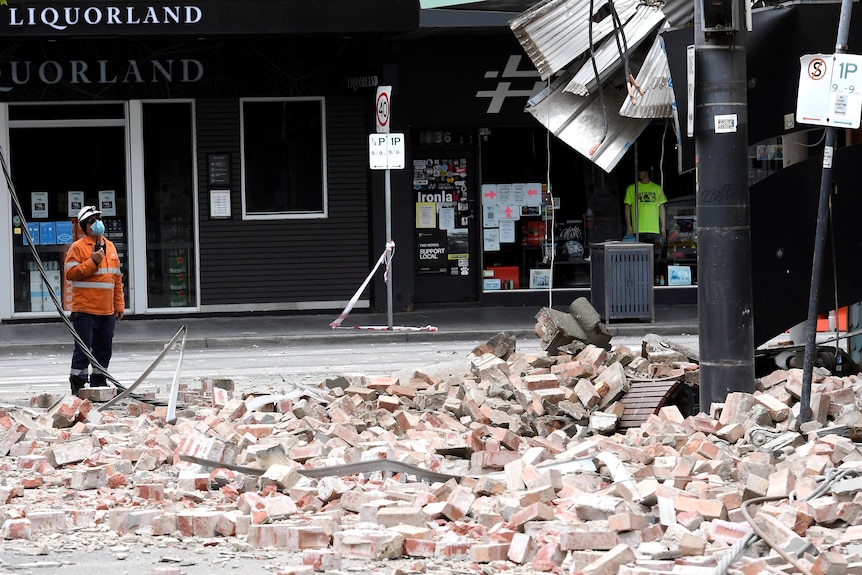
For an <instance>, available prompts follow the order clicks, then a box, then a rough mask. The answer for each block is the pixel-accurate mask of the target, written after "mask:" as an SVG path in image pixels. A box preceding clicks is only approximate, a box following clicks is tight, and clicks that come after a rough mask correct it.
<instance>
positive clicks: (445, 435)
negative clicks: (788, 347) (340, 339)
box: [0, 310, 862, 575]
mask: <svg viewBox="0 0 862 575" xmlns="http://www.w3.org/2000/svg"><path fill="white" fill-rule="evenodd" d="M537 320H538V323H537V335H538V336H539V337H541V338H542V341H543V346H544V347H545V349H546V350H547V351H548V355H547V356H544V357H530V356H525V355H522V354H519V353H517V351H516V350H515V342H514V338H511V336H508V335H507V334H500V335H498V336H497V337H495V338H493V339H492V340H490V341H489V342H488V343H487V344H485V345H482V346H480V347H478V348H477V349H476V350H474V352H473V354H471V355H470V356H469V357H468V358H466V359H465V360H464V361H463V362H462V363H461V364H460V365H461V366H463V370H462V371H460V372H458V371H457V370H453V371H452V372H451V373H448V374H446V375H439V374H438V375H432V374H431V373H430V370H426V371H428V372H429V373H423V372H420V371H416V372H414V373H413V374H412V376H411V377H409V378H400V379H396V378H393V377H362V376H356V377H351V378H346V377H336V378H333V379H331V380H327V381H326V382H322V383H321V384H320V386H319V388H318V389H316V390H315V392H314V393H312V392H306V391H304V390H302V389H299V388H298V389H296V390H292V391H289V392H287V393H286V394H285V395H281V396H266V397H261V396H259V395H254V394H249V395H248V396H246V397H234V393H233V389H232V385H231V382H230V381H229V380H203V381H201V385H200V389H197V390H185V391H183V392H182V397H181V398H180V402H181V403H184V404H186V405H188V406H192V407H190V408H189V409H187V410H185V411H184V412H182V413H181V414H180V417H179V418H178V421H177V422H176V423H175V424H173V425H169V424H166V422H165V408H163V407H153V406H150V405H148V404H146V403H140V402H137V401H133V402H131V403H128V404H126V405H125V406H117V408H116V409H114V410H112V411H106V412H103V413H100V414H98V415H99V416H96V412H95V410H92V404H91V402H90V400H89V399H83V400H82V399H79V398H76V397H73V396H65V397H62V398H59V399H57V400H55V398H45V397H36V398H34V399H33V401H32V404H31V406H30V407H28V408H18V407H13V406H7V407H6V408H3V409H0V473H2V476H3V477H4V478H5V480H4V482H3V483H2V485H0V503H2V506H0V533H2V537H3V538H4V539H7V540H11V539H33V540H38V538H40V537H43V536H47V535H50V534H55V533H64V532H65V531H68V530H72V529H75V528H79V527H84V526H89V527H93V526H96V527H100V528H102V529H104V530H106V531H107V530H110V531H113V532H116V533H120V534H128V533H137V534H147V535H152V536H155V537H160V536H172V535H174V536H182V537H201V538H236V539H241V540H243V541H245V542H247V543H248V544H249V545H250V546H252V547H256V548H261V549H262V548H278V549H281V550H287V551H297V552H301V555H302V563H303V565H304V566H305V569H306V571H302V570H301V569H300V570H296V572H310V571H315V570H316V571H326V572H333V571H338V570H339V569H341V561H342V559H343V558H344V559H347V558H359V559H373V560H385V559H394V558H401V557H409V558H417V559H421V558H448V559H452V560H456V559H457V560H463V561H466V562H469V563H470V564H482V565H484V566H485V572H486V573H487V572H489V571H488V570H489V569H490V570H491V571H492V572H493V571H501V572H502V571H505V570H508V569H510V568H512V567H514V566H524V567H529V568H530V569H532V570H534V571H543V572H564V573H586V574H591V575H612V574H615V573H620V574H622V575H633V574H648V573H650V574H652V573H681V574H692V575H694V574H697V575H700V574H706V573H713V572H715V570H716V566H717V565H719V564H720V563H721V562H722V561H727V560H728V559H727V558H728V557H730V555H732V561H730V567H729V569H730V571H728V572H733V573H745V574H755V573H789V572H799V571H798V570H797V568H796V567H795V566H793V565H791V564H790V563H788V561H787V559H786V558H785V557H784V556H782V555H779V554H778V553H777V552H776V551H774V550H772V549H771V548H770V547H769V546H767V545H753V544H751V543H752V542H753V541H754V539H755V537H754V536H753V535H752V532H753V527H752V525H751V524H750V523H749V522H748V521H747V520H746V518H745V516H744V514H745V513H744V509H743V507H745V505H744V502H746V501H749V500H753V499H756V498H769V499H768V500H764V501H761V502H759V503H757V504H754V505H748V507H747V509H746V510H747V511H748V512H749V513H750V514H751V515H752V516H753V517H754V522H755V524H756V526H757V527H758V530H759V531H760V532H761V533H763V534H765V535H766V537H767V538H768V540H769V541H770V542H771V543H772V544H773V545H775V546H777V547H779V548H780V550H781V551H782V552H783V553H784V554H785V555H787V556H790V558H791V559H793V561H795V562H796V563H798V564H799V565H801V566H802V567H803V568H804V569H806V570H807V572H808V573H812V574H817V575H824V574H828V575H843V574H855V573H860V574H862V558H860V554H862V496H860V495H858V492H859V488H860V486H862V477H859V476H858V473H859V470H860V469H862V450H860V445H859V444H857V443H855V442H854V441H853V439H851V438H855V435H856V433H858V432H857V431H855V430H857V426H858V425H860V412H859V408H858V407H857V401H858V400H857V397H858V396H857V394H858V392H859V390H860V387H862V382H860V379H859V378H858V377H857V376H856V375H850V376H847V377H834V376H831V375H828V374H822V373H821V374H815V383H814V386H813V390H812V409H813V413H814V421H812V422H809V423H806V424H804V425H803V426H802V428H803V432H798V431H793V430H795V429H798V428H799V425H798V423H797V416H798V410H799V404H798V399H799V396H800V393H801V371H800V370H780V371H776V372H774V373H772V374H770V375H769V376H766V377H764V378H762V379H761V380H759V381H758V391H757V392H756V393H754V394H744V393H732V394H730V395H729V396H728V398H727V401H726V402H725V403H724V404H723V405H717V406H711V407H710V410H709V411H710V413H699V414H697V415H693V416H688V417H686V416H683V414H682V412H681V411H680V409H679V408H677V407H675V406H674V405H671V404H668V405H664V406H662V407H659V406H655V405H654V406H652V408H651V407H650V406H646V407H638V406H637V405H634V404H631V402H630V403H629V404H628V405H627V404H626V398H627V397H630V396H631V395H632V394H634V393H635V391H637V389H638V388H639V387H643V386H644V385H647V384H650V383H651V382H673V385H674V386H677V387H681V388H685V387H693V386H696V384H697V364H696V363H695V362H692V361H689V358H687V357H686V356H685V355H684V354H681V353H679V352H676V351H673V350H669V349H668V348H666V347H664V346H661V345H659V344H656V342H655V341H654V340H651V339H647V340H645V344H644V349H643V350H636V351H632V350H629V349H626V348H624V347H616V348H613V349H612V350H609V349H606V348H609V347H610V346H609V345H606V344H607V343H608V342H607V340H609V337H608V338H607V340H605V341H601V340H602V339H604V331H603V327H602V326H600V325H593V326H591V327H590V329H587V330H584V332H583V333H579V334H578V335H577V337H571V334H570V333H561V332H566V329H565V325H564V324H566V322H567V321H568V318H565V317H561V316H559V315H558V314H555V313H553V312H549V311H548V310H542V311H540V312H539V314H538V315H537ZM569 327H571V326H569ZM572 329H574V328H572ZM596 338H598V341H597V342H596ZM591 340H592V341H593V342H594V343H591ZM662 389H663V390H667V389H669V387H668V386H665V387H663V388H662ZM95 391H98V392H99V393H103V391H102V390H95ZM99 399H102V400H103V398H99ZM46 400H48V401H47V403H46ZM644 409H646V410H647V411H654V412H655V413H649V414H647V415H643V416H642V417H641V420H642V421H641V422H640V423H638V424H637V425H634V424H633V423H629V425H628V427H626V426H625V425H624V424H623V423H622V422H623V420H624V418H625V417H626V413H627V412H629V413H635V412H638V410H640V411H643V410H644ZM381 460H392V461H397V462H402V463H403V464H406V466H402V467H399V468H395V469H396V470H395V471H393V470H392V469H393V468H392V467H389V468H387V467H386V466H385V465H383V464H381V463H380V461H381ZM195 461H198V462H200V461H203V462H206V461H217V462H219V467H217V468H209V467H207V466H205V465H201V464H200V463H195ZM357 462H367V463H368V465H370V466H371V470H369V468H368V466H363V469H364V471H362V472H361V473H356V472H353V471H351V470H352V469H355V468H352V467H349V464H353V463H357ZM375 462H376V463H375ZM378 465H379V470H377V471H374V470H373V469H375V468H376V466H378ZM407 466H411V467H407ZM321 468H326V469H325V470H324V471H323V472H322V473H321V474H320V475H322V476H318V477H309V476H308V473H309V472H310V470H319V469H321ZM415 468H420V469H421V470H424V472H427V473H426V475H427V474H430V477H431V478H430V479H429V478H428V477H423V473H422V472H414V471H413V470H414V469H415ZM387 469H389V470H387ZM397 469H403V470H404V471H399V470H397ZM304 472H305V473H304ZM435 474H441V475H439V476H438V475H435ZM446 476H452V477H449V478H447V477H446ZM69 494H75V497H73V498H67V497H64V495H69ZM62 501H70V502H73V503H72V504H66V506H63V505H62V504H60V503H61V502H62Z"/></svg>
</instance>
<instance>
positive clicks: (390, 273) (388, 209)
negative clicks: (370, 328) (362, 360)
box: [383, 168, 395, 331]
mask: <svg viewBox="0 0 862 575" xmlns="http://www.w3.org/2000/svg"><path fill="white" fill-rule="evenodd" d="M391 172H392V170H390V169H389V168H386V173H385V174H384V176H383V178H384V180H385V181H386V192H385V193H386V195H385V197H386V242H387V244H388V243H389V242H390V241H392V180H391V177H390V175H391ZM392 255H393V253H392V250H389V251H387V253H386V273H387V277H386V322H387V323H386V325H387V326H388V328H389V331H392V280H393V278H394V276H395V274H394V273H393V270H392Z"/></svg>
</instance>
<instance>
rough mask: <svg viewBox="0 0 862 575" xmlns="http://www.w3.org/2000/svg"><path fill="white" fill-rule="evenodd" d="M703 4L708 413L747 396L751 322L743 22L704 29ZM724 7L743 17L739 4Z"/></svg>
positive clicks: (702, 290) (698, 109)
mask: <svg viewBox="0 0 862 575" xmlns="http://www.w3.org/2000/svg"><path fill="white" fill-rule="evenodd" d="M702 2H708V3H709V4H710V8H711V9H714V8H715V6H716V5H717V4H721V3H722V2H720V1H719V2H714V1H712V0H696V1H695V21H696V24H695V98H694V102H695V103H694V105H695V108H694V128H695V134H694V135H695V152H696V155H697V160H696V161H697V196H696V197H697V229H698V232H697V234H698V237H697V248H698V249H697V253H698V256H697V259H698V262H697V269H698V282H697V283H698V316H699V333H700V408H701V410H702V411H705V412H709V409H710V405H711V404H712V403H714V402H724V401H725V399H726V397H727V394H728V393H730V392H733V391H743V392H749V393H750V392H753V391H754V322H753V317H752V301H753V296H752V287H751V226H750V219H751V213H750V212H751V210H750V203H749V194H748V153H747V150H748V111H747V96H746V82H747V74H746V65H745V57H746V56H745V24H744V22H742V21H741V20H742V19H740V18H738V19H737V21H736V23H737V26H736V27H737V28H738V30H735V31H732V30H731V31H721V30H719V31H715V30H713V31H711V32H705V31H704V24H703V22H704V18H703V4H702ZM725 2H727V3H728V7H727V10H728V11H729V10H730V6H729V4H730V2H736V3H738V5H737V7H736V8H737V14H739V15H742V14H744V13H745V12H744V8H743V4H742V2H741V1H740V0H725ZM707 26H708V25H707Z"/></svg>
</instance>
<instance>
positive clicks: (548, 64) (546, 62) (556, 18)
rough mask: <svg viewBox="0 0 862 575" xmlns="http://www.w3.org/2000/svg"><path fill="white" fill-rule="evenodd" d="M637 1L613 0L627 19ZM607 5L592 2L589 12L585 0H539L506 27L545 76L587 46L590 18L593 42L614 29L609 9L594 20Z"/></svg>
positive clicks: (604, 2) (559, 68)
mask: <svg viewBox="0 0 862 575" xmlns="http://www.w3.org/2000/svg"><path fill="white" fill-rule="evenodd" d="M640 4H641V1H640V0H617V1H616V2H614V6H615V7H616V11H617V14H618V15H619V18H620V21H621V22H628V21H629V20H630V19H631V17H632V16H633V15H634V13H635V11H636V9H637V7H638V6H639V5H640ZM606 6H607V2H606V1H599V2H595V3H594V6H593V9H594V12H593V14H590V2H589V1H587V0H542V2H539V3H538V4H536V5H535V6H533V7H532V8H530V9H529V10H526V11H525V12H524V13H522V14H519V15H518V16H517V17H516V18H514V19H513V20H512V21H511V22H510V23H509V27H510V28H511V29H512V32H514V33H515V37H516V38H517V39H518V42H520V43H521V46H522V47H523V48H524V51H525V52H526V53H527V56H529V57H530V60H532V61H533V65H534V66H535V67H536V69H537V70H538V71H539V74H541V76H542V79H543V80H547V79H548V78H550V77H551V76H552V75H553V74H555V73H557V72H559V71H560V70H562V69H564V68H565V67H566V66H568V65H569V63H570V62H572V61H573V60H575V59H576V58H577V57H578V56H580V55H581V54H583V53H584V52H586V51H587V50H589V49H590V34H589V22H590V19H591V18H592V19H593V34H592V36H593V43H594V44H595V43H597V42H599V41H601V40H602V39H604V38H605V37H606V36H608V35H609V34H610V33H611V32H613V29H614V25H613V18H611V16H610V14H609V13H607V15H606V16H605V17H604V18H601V20H600V21H598V22H596V21H595V20H596V18H597V17H596V16H595V14H597V13H600V11H601V10H602V9H603V8H605V7H606Z"/></svg>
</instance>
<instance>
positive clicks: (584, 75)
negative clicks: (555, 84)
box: [564, 6, 664, 96]
mask: <svg viewBox="0 0 862 575" xmlns="http://www.w3.org/2000/svg"><path fill="white" fill-rule="evenodd" d="M662 22H664V14H662V11H661V10H659V9H658V8H653V7H650V6H640V7H639V8H638V9H637V10H636V11H635V13H634V14H633V15H632V17H631V19H630V20H628V21H627V22H625V24H624V25H623V34H624V35H625V45H626V46H627V47H628V51H629V52H630V53H631V52H632V51H634V49H635V48H637V47H638V46H639V45H640V44H641V43H642V42H643V41H644V40H646V38H647V36H649V34H650V33H651V32H652V31H653V30H655V29H656V28H657V27H658V26H659V25H660V24H661V23H662ZM619 41H620V45H622V38H620V39H619ZM587 49H588V50H589V47H588V48H587ZM594 52H595V56H596V67H598V69H599V77H601V78H604V77H605V74H606V72H607V71H608V70H609V69H610V68H612V67H617V66H622V61H621V59H620V49H619V46H618V45H617V39H616V38H614V37H613V36H610V37H608V38H606V39H605V40H604V41H603V42H602V45H601V46H599V48H598V49H597V50H594ZM595 81H596V74H595V71H594V70H593V63H592V62H591V61H590V60H589V59H587V60H586V62H585V63H584V65H583V66H581V69H580V70H578V72H577V74H575V77H574V78H572V80H571V81H570V82H569V83H568V85H567V86H566V87H565V88H564V90H565V91H566V92H573V93H575V94H578V95H580V96H586V95H587V94H588V93H589V90H588V86H589V85H590V84H595Z"/></svg>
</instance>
